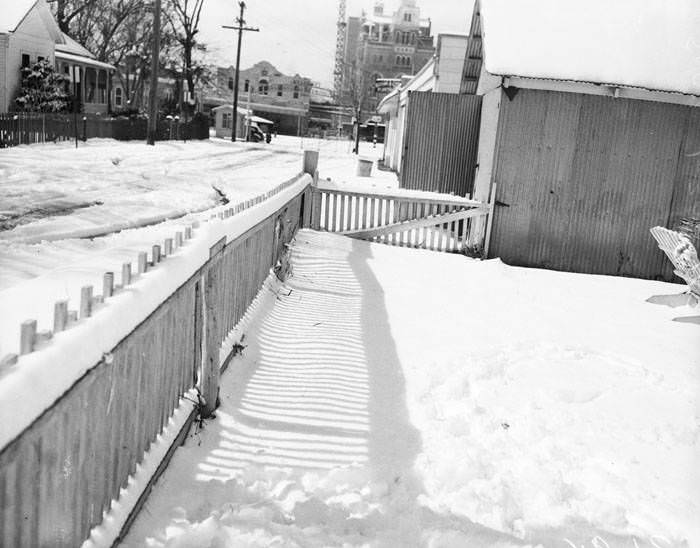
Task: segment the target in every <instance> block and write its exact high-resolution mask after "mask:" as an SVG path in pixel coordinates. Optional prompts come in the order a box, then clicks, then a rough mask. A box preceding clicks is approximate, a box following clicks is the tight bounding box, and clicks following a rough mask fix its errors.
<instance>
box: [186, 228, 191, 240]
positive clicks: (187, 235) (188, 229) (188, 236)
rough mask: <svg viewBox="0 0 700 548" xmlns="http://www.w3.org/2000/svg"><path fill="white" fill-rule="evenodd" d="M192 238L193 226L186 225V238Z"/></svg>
mask: <svg viewBox="0 0 700 548" xmlns="http://www.w3.org/2000/svg"><path fill="white" fill-rule="evenodd" d="M191 239H192V227H191V226H186V227H185V240H191Z"/></svg>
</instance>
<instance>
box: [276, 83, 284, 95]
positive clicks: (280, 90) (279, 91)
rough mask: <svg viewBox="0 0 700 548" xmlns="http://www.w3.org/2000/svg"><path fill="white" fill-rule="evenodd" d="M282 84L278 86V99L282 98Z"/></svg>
mask: <svg viewBox="0 0 700 548" xmlns="http://www.w3.org/2000/svg"><path fill="white" fill-rule="evenodd" d="M282 90H283V87H282V84H277V97H282Z"/></svg>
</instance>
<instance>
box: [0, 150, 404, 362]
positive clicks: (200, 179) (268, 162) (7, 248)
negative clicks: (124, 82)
mask: <svg viewBox="0 0 700 548" xmlns="http://www.w3.org/2000/svg"><path fill="white" fill-rule="evenodd" d="M362 145H363V149H362V152H363V154H364V155H366V156H372V154H373V153H374V156H375V158H376V157H378V155H379V151H381V147H378V148H376V149H372V148H371V144H369V143H363V144H362ZM350 146H351V144H350V143H349V142H348V141H321V140H318V139H296V138H290V137H285V136H279V137H278V138H276V139H274V140H273V142H272V144H271V145H255V144H251V143H231V142H230V141H227V140H223V139H210V140H209V141H208V142H196V141H190V142H188V143H186V144H185V143H178V142H167V143H158V144H157V145H156V146H155V147H148V146H146V145H145V144H143V143H135V142H118V141H113V140H107V139H94V140H93V139H91V140H90V141H88V142H87V143H80V148H78V150H75V149H73V148H72V147H73V145H72V144H71V143H59V144H56V145H54V144H47V145H31V146H22V147H15V148H8V149H0V226H2V225H6V226H7V225H11V226H14V225H17V226H16V227H15V228H13V229H12V230H5V231H0V291H2V290H4V289H7V288H10V287H13V286H15V285H17V284H21V283H22V282H23V281H25V280H31V279H32V278H35V277H37V276H48V277H49V278H53V276H54V274H55V271H56V270H57V269H58V270H60V269H62V268H63V267H65V265H66V264H67V263H68V264H71V263H90V264H93V265H95V266H97V265H99V264H103V265H104V266H105V268H103V270H107V268H106V266H107V265H108V264H109V265H111V264H114V263H116V264H120V262H123V261H124V260H128V259H127V257H128V258H129V259H130V258H131V257H132V256H133V255H134V254H135V253H136V252H137V251H140V250H142V248H143V246H144V243H146V244H147V245H148V244H154V243H158V242H159V241H162V238H163V237H164V236H163V235H164V234H167V237H170V236H171V235H172V232H173V230H174V227H177V226H179V225H180V224H182V223H183V222H184V223H186V222H191V221H192V220H194V219H196V218H199V217H200V216H198V215H196V213H197V212H201V211H207V210H209V209H211V208H213V207H216V206H217V205H218V203H219V201H218V197H217V194H216V192H215V191H214V189H213V186H214V187H216V188H219V189H220V190H221V191H222V192H224V193H225V194H226V196H227V197H228V199H229V200H231V201H232V202H236V201H241V200H246V199H250V198H251V197H253V196H255V195H257V194H259V193H260V192H264V191H266V190H269V189H270V188H273V187H274V186H276V185H277V184H279V183H281V182H282V181H286V180H288V179H290V178H292V177H293V176H294V175H296V174H297V173H298V172H299V169H300V166H301V161H302V154H303V150H304V149H313V150H320V155H321V156H320V171H321V176H322V177H323V178H326V177H331V178H332V179H333V180H342V181H348V182H353V181H356V180H357V179H359V178H357V177H352V176H351V177H346V176H345V174H346V173H354V162H355V159H354V157H353V156H352V155H351V154H349V150H350ZM370 180H371V181H373V182H376V183H375V184H381V185H382V186H385V187H396V186H397V185H398V182H397V180H396V176H395V175H394V174H393V173H390V172H386V171H381V172H380V171H377V170H376V169H374V171H373V177H372V178H370ZM97 202H99V204H97ZM183 215H186V217H184V218H180V217H182V216H183ZM205 217H206V215H205ZM168 219H175V220H174V221H168ZM158 222H162V223H161V224H159V225H157V226H147V227H146V228H143V226H142V225H149V224H155V223H158ZM134 228H138V230H134ZM116 231H120V232H116ZM0 300H1V297H0ZM0 350H2V348H1V344H0ZM0 353H1V352H0Z"/></svg>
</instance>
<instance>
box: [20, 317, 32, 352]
mask: <svg viewBox="0 0 700 548" xmlns="http://www.w3.org/2000/svg"><path fill="white" fill-rule="evenodd" d="M35 340H36V320H27V321H25V322H22V326H21V328H20V336H19V354H20V356H24V355H25V354H29V353H30V352H33V351H34V341H35Z"/></svg>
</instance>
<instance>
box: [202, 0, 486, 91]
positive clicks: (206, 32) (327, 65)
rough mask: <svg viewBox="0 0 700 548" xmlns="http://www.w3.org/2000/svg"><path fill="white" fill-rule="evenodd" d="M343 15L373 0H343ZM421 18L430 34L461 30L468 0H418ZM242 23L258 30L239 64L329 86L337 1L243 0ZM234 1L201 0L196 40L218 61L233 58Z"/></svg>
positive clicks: (247, 38) (248, 38) (392, 3)
mask: <svg viewBox="0 0 700 548" xmlns="http://www.w3.org/2000/svg"><path fill="white" fill-rule="evenodd" d="M347 3H348V7H347V15H348V16H352V15H359V14H360V12H361V10H362V8H364V9H365V10H367V11H370V10H371V9H372V6H373V5H374V1H373V0H347ZM398 4H399V0H386V1H385V2H384V6H385V8H384V9H385V12H389V13H391V12H393V11H394V9H395V8H396V6H397V5H398ZM418 5H419V7H420V8H421V17H429V18H430V19H431V20H432V25H433V27H432V28H433V35H434V36H437V34H438V33H457V34H467V31H468V25H469V20H470V18H471V13H472V7H473V3H472V1H471V0H422V1H421V0H418ZM246 6H247V9H246V15H245V19H246V23H247V24H248V26H251V27H259V28H260V32H246V33H245V34H244V36H243V48H242V54H241V67H242V68H244V69H245V68H248V67H250V66H251V65H253V64H254V63H256V62H258V61H261V60H263V59H264V60H267V61H270V62H271V63H272V64H273V65H275V66H276V67H277V68H278V69H279V70H280V71H281V72H283V73H285V74H294V73H299V74H300V75H302V76H306V77H308V78H311V79H312V80H314V81H318V82H320V83H321V84H322V85H324V86H330V85H331V82H332V80H333V62H334V57H335V31H336V21H337V13H338V12H337V10H338V2H337V0H246ZM238 10H239V8H238V2H237V0H205V2H204V8H203V10H202V21H201V23H200V29H201V36H200V40H201V41H203V42H205V43H206V44H207V45H208V46H209V50H210V52H211V56H212V59H213V60H214V62H216V63H218V64H221V65H234V64H235V62H236V36H237V34H236V32H235V31H232V30H226V29H222V28H221V25H234V21H235V18H236V17H237V15H238Z"/></svg>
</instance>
